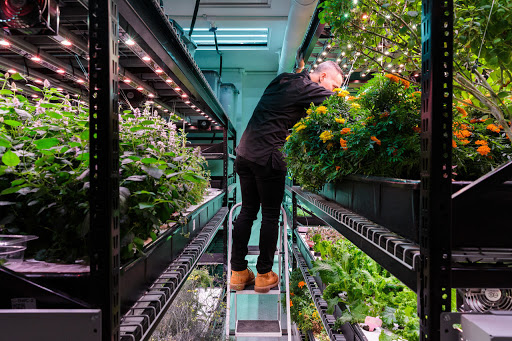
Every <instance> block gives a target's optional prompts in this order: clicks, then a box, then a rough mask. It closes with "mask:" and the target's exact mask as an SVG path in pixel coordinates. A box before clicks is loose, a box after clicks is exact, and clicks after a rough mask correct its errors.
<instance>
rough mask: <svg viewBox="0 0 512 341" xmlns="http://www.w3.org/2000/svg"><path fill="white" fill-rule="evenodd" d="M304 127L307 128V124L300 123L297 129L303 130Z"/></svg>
mask: <svg viewBox="0 0 512 341" xmlns="http://www.w3.org/2000/svg"><path fill="white" fill-rule="evenodd" d="M302 129H306V125H305V124H300V125H299V126H298V127H297V128H295V131H301V130H302Z"/></svg>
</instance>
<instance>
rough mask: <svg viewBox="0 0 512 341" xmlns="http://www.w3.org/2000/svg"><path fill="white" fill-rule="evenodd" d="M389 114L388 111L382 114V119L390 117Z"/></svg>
mask: <svg viewBox="0 0 512 341" xmlns="http://www.w3.org/2000/svg"><path fill="white" fill-rule="evenodd" d="M388 116H389V113H388V112H387V111H384V112H383V113H382V114H380V118H385V117H388Z"/></svg>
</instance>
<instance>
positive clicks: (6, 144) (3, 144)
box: [0, 138, 11, 148]
mask: <svg viewBox="0 0 512 341" xmlns="http://www.w3.org/2000/svg"><path fill="white" fill-rule="evenodd" d="M0 147H6V148H9V147H11V143H10V142H9V141H7V140H5V139H2V138H0Z"/></svg>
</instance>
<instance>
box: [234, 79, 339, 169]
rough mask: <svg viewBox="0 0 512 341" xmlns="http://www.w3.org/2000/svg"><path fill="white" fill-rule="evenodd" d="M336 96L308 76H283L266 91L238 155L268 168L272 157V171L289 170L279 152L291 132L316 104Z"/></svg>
mask: <svg viewBox="0 0 512 341" xmlns="http://www.w3.org/2000/svg"><path fill="white" fill-rule="evenodd" d="M332 94H333V92H331V91H329V90H327V89H325V88H324V87H322V86H320V85H318V84H317V83H315V82H313V81H311V79H310V78H309V74H308V73H307V72H302V73H298V74H295V73H282V74H280V75H279V76H277V77H276V78H275V79H274V80H273V81H272V82H271V83H270V84H269V85H268V87H267V88H266V89H265V92H264V93H263V96H262V97H261V99H260V101H259V102H258V105H257V106H256V108H255V109H254V112H253V115H252V117H251V119H250V120H249V123H248V124H247V128H246V130H245V132H244V134H243V135H242V138H241V139H240V144H239V146H238V148H237V153H238V155H240V156H241V157H243V158H245V159H247V160H249V161H252V162H255V163H257V164H259V165H262V166H265V165H266V164H267V163H268V161H269V158H270V157H272V167H273V168H275V169H281V170H285V169H286V163H285V162H284V160H283V157H282V155H281V152H280V151H279V150H280V149H281V148H282V146H283V145H284V142H285V140H286V136H287V134H288V130H289V129H290V128H291V127H292V126H293V125H294V124H295V123H296V122H297V121H298V120H300V118H301V117H303V116H304V114H305V109H306V108H307V107H308V106H309V105H310V103H312V102H313V103H314V104H315V105H318V104H320V103H322V102H323V101H324V100H325V99H326V98H327V97H328V96H330V95H332Z"/></svg>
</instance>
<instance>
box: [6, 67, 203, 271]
mask: <svg viewBox="0 0 512 341" xmlns="http://www.w3.org/2000/svg"><path fill="white" fill-rule="evenodd" d="M13 80H22V79H21V77H20V76H19V75H18V74H16V75H12V76H10V75H8V74H6V75H5V76H4V75H0V82H1V83H2V91H1V93H0V159H1V162H0V217H1V218H0V231H1V233H27V234H35V235H37V236H39V239H38V240H37V241H34V242H32V243H30V244H29V247H31V249H32V252H33V253H34V252H35V257H36V259H40V260H51V261H63V262H73V261H75V260H76V259H78V258H85V257H86V256H87V254H86V250H87V249H86V244H87V233H88V229H89V202H88V200H89V198H88V188H89V122H88V119H89V114H88V108H87V106H86V105H85V104H84V103H85V102H83V101H81V100H80V99H79V98H70V97H69V96H65V95H63V94H62V93H61V92H60V91H58V90H57V89H55V88H52V87H51V86H50V84H49V83H48V81H45V82H44V87H43V88H39V87H37V86H35V85H32V84H28V85H27V86H28V87H30V88H31V89H32V90H33V91H34V92H36V93H37V94H38V97H37V98H35V99H32V98H31V99H30V100H29V98H27V97H26V96H25V95H24V93H23V92H22V90H21V89H20V88H18V87H17V86H16V83H15V82H14V81H13ZM119 121H120V131H119V138H120V146H119V147H120V149H119V151H120V185H121V187H120V212H119V215H120V225H121V248H122V258H123V259H129V258H131V257H133V255H134V254H135V253H136V252H138V251H140V250H142V247H143V245H144V243H145V242H146V241H148V240H151V239H154V238H156V237H157V234H158V233H159V231H160V228H161V227H164V228H165V227H166V226H167V224H168V223H171V222H173V221H177V220H178V219H179V217H180V212H181V211H182V210H183V209H184V208H186V207H187V206H188V205H190V204H195V203H197V202H198V201H200V200H201V198H202V196H203V193H204V191H205V189H206V188H207V186H208V176H209V175H208V174H207V172H206V171H205V170H204V168H203V164H204V162H205V161H204V158H202V157H201V156H200V153H199V151H198V150H193V149H192V148H188V147H186V137H185V134H183V133H180V132H178V131H177V130H176V126H175V125H174V124H173V123H172V122H166V121H165V120H164V119H163V118H161V117H160V116H158V115H157V114H156V112H154V111H152V110H151V108H144V109H143V110H140V109H135V110H133V112H132V111H124V112H123V114H122V115H120V118H119ZM29 251H30V250H29Z"/></svg>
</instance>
